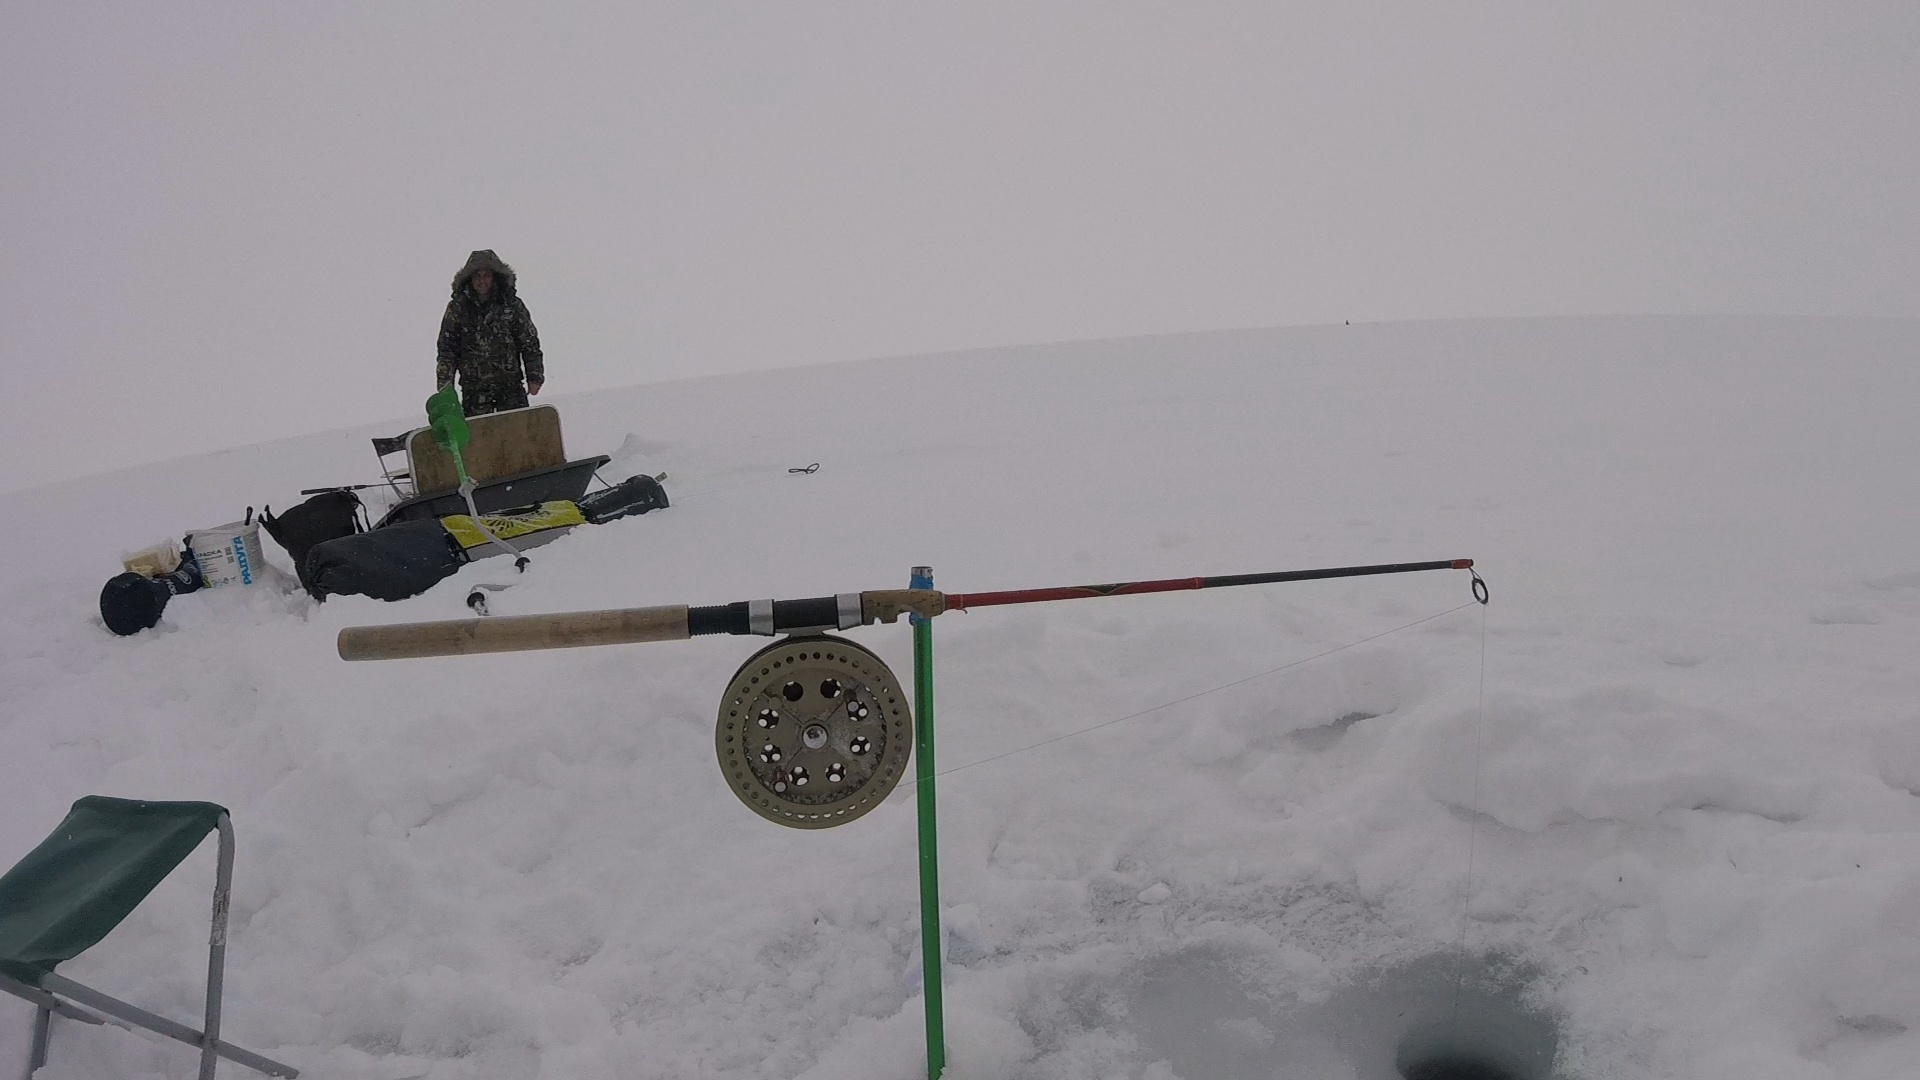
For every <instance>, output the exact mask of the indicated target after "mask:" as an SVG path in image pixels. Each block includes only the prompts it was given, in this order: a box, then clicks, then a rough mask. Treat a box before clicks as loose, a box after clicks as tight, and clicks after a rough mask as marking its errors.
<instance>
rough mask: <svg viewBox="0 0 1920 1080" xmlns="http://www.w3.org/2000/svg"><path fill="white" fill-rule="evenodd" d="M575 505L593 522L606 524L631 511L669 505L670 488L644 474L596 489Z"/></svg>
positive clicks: (581, 513) (633, 512) (635, 511)
mask: <svg viewBox="0 0 1920 1080" xmlns="http://www.w3.org/2000/svg"><path fill="white" fill-rule="evenodd" d="M574 505H576V506H578V507H579V508H580V516H581V517H583V518H586V519H587V523H588V524H590V525H605V524H606V523H607V522H609V521H615V520H618V519H620V518H623V517H626V516H628V515H629V514H644V513H646V512H647V511H649V510H658V509H660V508H662V507H664V506H666V505H667V489H666V488H663V487H661V486H660V481H658V480H655V479H654V478H653V477H651V476H647V475H645V474H644V473H643V474H641V475H639V476H632V477H628V478H627V479H625V480H623V481H621V482H620V483H618V484H615V485H613V486H612V487H610V488H608V489H607V490H605V491H596V492H594V493H593V494H591V495H588V496H586V497H585V498H582V499H577V500H575V502H574Z"/></svg>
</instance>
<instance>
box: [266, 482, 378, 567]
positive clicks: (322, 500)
mask: <svg viewBox="0 0 1920 1080" xmlns="http://www.w3.org/2000/svg"><path fill="white" fill-rule="evenodd" d="M359 510H360V496H358V495H355V494H354V493H353V492H351V491H342V490H336V491H323V492H321V493H320V494H318V495H315V496H314V497H312V498H310V499H308V500H307V501H306V502H303V503H301V504H300V505H299V506H296V507H294V508H293V509H291V510H288V511H287V512H286V513H284V514H281V515H279V516H278V517H275V516H274V513H273V508H272V507H270V506H269V507H266V508H265V510H264V511H263V512H262V513H261V515H260V524H262V525H264V526H266V529H267V535H269V536H271V537H273V538H274V540H275V541H276V542H278V543H279V545H280V546H281V547H283V548H286V549H287V554H288V555H289V556H291V557H292V558H293V567H294V570H295V572H297V573H298V574H299V575H300V584H301V585H302V586H303V587H305V588H306V589H308V590H309V591H311V590H312V589H313V581H312V580H311V579H310V578H309V577H308V576H307V553H308V552H309V551H312V550H313V548H314V546H315V545H317V544H324V543H326V542H327V541H329V540H338V539H340V538H341V537H343V536H352V535H354V534H355V533H359V532H362V531H364V530H363V529H362V528H361V525H360V516H359Z"/></svg>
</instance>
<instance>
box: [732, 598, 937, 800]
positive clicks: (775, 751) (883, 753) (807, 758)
mask: <svg viewBox="0 0 1920 1080" xmlns="http://www.w3.org/2000/svg"><path fill="white" fill-rule="evenodd" d="M713 745H714V750H715V751H716V752H717V753H718V755H719V758H720V772H721V773H722V775H724V776H725V777H726V781H727V787H728V788H730V789H731V790H732V791H733V793H734V794H735V795H737V796H739V798H740V801H741V802H744V803H746V804H747V806H748V807H750V808H752V810H753V812H754V813H756V814H759V815H760V816H761V817H764V818H766V819H767V820H769V821H775V822H778V823H780V824H782V825H787V826H791V827H793V828H796V829H827V828H832V827H833V826H835V825H844V824H846V823H847V822H849V821H852V820H853V819H855V818H857V817H859V816H861V815H862V814H865V813H866V812H867V811H869V810H871V809H873V808H874V807H876V806H878V805H880V803H881V802H882V801H883V800H885V799H886V797H887V795H888V794H889V793H890V792H892V791H893V788H894V785H896V784H898V783H899V782H900V778H901V777H902V776H903V775H905V774H906V771H907V760H908V758H909V757H911V755H912V753H913V713H912V711H911V710H910V709H909V708H908V706H907V695H906V693H905V692H904V691H902V690H901V689H900V682H899V680H898V679H895V678H894V676H893V672H892V671H889V670H888V669H887V665H886V664H884V663H882V662H881V660H880V658H879V657H877V656H875V655H874V654H873V653H871V652H869V651H867V650H866V649H864V648H861V647H860V646H859V645H855V644H854V643H853V642H851V641H848V640H846V639H845V638H838V637H833V636H830V635H825V634H810V635H805V636H800V637H790V638H786V639H784V640H782V641H777V642H775V643H774V644H772V645H769V646H767V647H766V648H764V649H761V650H760V651H759V652H757V653H754V654H753V656H752V657H751V658H749V659H748V660H747V662H746V663H744V664H742V665H740V670H739V671H737V672H735V673H734V676H733V681H732V682H730V683H728V684H727V692H726V696H725V697H723V698H721V699H720V715H719V720H718V722H717V723H716V724H715V725H714V731H713Z"/></svg>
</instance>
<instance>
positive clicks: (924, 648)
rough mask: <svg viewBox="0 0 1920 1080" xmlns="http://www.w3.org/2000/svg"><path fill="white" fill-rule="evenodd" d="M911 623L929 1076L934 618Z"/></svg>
mask: <svg viewBox="0 0 1920 1080" xmlns="http://www.w3.org/2000/svg"><path fill="white" fill-rule="evenodd" d="M909 587H910V588H914V589H932V588H933V567H931V566H916V567H914V568H913V578H912V585H911V586H909ZM907 622H909V623H911V624H912V625H913V711H914V713H915V714H916V715H917V717H918V719H919V722H920V724H919V727H918V728H917V729H916V730H915V732H914V736H915V738H914V747H913V767H914V777H915V779H916V780H917V781H918V783H919V787H918V789H917V792H916V793H917V794H918V796H919V810H920V968H921V972H922V980H921V981H922V982H923V983H924V984H925V987H926V997H927V1080H940V1073H941V1071H942V1070H944V1069H945V1068H946V1067H947V1021H946V1005H945V1000H944V998H943V996H942V993H941V986H940V958H941V956H942V954H944V953H945V952H946V950H945V949H944V948H942V947H941V944H942V939H941V934H940V842H939V830H940V816H939V814H938V813H937V812H936V808H935V806H934V801H933V620H932V619H929V618H927V617H926V616H925V615H922V614H920V613H919V612H917V611H916V612H910V613H909V614H908V615H907Z"/></svg>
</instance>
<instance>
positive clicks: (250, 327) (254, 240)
mask: <svg viewBox="0 0 1920 1080" xmlns="http://www.w3.org/2000/svg"><path fill="white" fill-rule="evenodd" d="M552 7H554V5H545V4H530V3H526V2H525V0H521V2H517V3H512V4H500V3H485V2H466V3H460V4H452V5H443V4H422V3H409V4H389V3H380V4H345V3H336V2H331V0H329V2H324V3H308V4H260V3H244V4H241V3H232V4H216V3H192V4H146V3H138V4H136V3H127V4H116V5H99V4H78V3H60V4H33V3H24V2H15V3H9V4H6V5H5V7H4V8H3V9H0V242H3V244H4V246H3V247H0V350H4V359H5V365H6V371H7V373H8V376H9V377H8V380H7V381H8V386H9V389H10V392H9V393H7V394H5V395H4V397H3V398H0V426H3V427H4V433H3V434H0V489H4V488H15V487H20V486H25V485H28V484H35V483H41V482H46V481H50V480H57V479H61V478H64V477H69V476H74V475H80V474H84V473H90V472H96V471H99V470H102V469H106V468H113V467H118V466H121V465H126V464H131V463H134V462H137V461H147V460H154V459H159V458H166V457H173V456H178V455H181V454H186V453H190V452H198V451H203V450H208V449H213V448H218V447H224V446H232V445H237V444H243V443H250V442H255V441H260V440H263V439H269V438H273V437H277V436H279V435H290V434H297V433H302V432H308V431H313V430H318V429H323V428H335V427H339V426H342V425H345V424H348V423H353V422H359V421H373V420H381V419H386V418H400V417H409V416H413V415H415V414H417V413H418V411H419V408H420V403H421V401H422V400H423V399H424V398H425V396H426V395H427V393H428V392H430V391H431V390H432V370H433V342H434V335H435V332H436V330H437V329H438V324H439V318H440V314H441V311H442V309H443V308H444V306H445V303H446V299H447V288H448V281H449V279H450V278H451V277H452V274H453V272H454V270H455V269H457V268H458V267H459V266H460V264H461V263H462V262H463V261H464V260H465V258H466V255H467V253H468V251H470V250H472V249H473V248H476V247H491V248H494V249H496V250H497V251H498V252H499V253H500V255H501V256H502V257H503V258H505V259H506V260H507V261H508V262H510V263H512V264H513V265H514V267H515V268H516V270H518V271H519V274H520V278H521V292H522V295H523V296H524V298H525V299H526V300H527V302H528V304H529V305H530V307H531V309H532V312H533V315H534V319H535V321H536V323H537V324H538V325H539V328H540V331H541V336H542V338H543V341H544V343H545V345H546V350H547V367H548V374H549V381H548V391H549V392H550V393H569V392H575V391H581V390H590V389H594V388H599V387H609V386H621V385H629V384H633V383H640V382H650V381H657V380H661V379H669V378H678V377H684V376H690V375H698V374H704V373H712V372H724V371H738V370H743V369H754V368H768V367H776V366H783V365H790V364H804V363H818V362H823V361H832V360H846V359H856V358H863V357H873V356H887V355H898V354H906V353H919V352H930V351H936V350H945V349H956V348H966V347H972V346H987V345H1000V344H1011V343H1021V342H1034V341H1048V340H1068V339H1080V338H1092V337H1112V336H1121V335H1133V334H1144V333H1161V332H1174V331H1184V330H1208V329H1221V328H1228V327H1249V326H1276V325H1291V324H1302V323H1326V322H1339V321H1341V320H1343V319H1352V320H1354V321H1356V322H1359V321H1362V320H1367V321H1373V320H1399V319H1425V318H1456V317H1478V316H1505V315H1552V314H1574V313H1602V312H1777V313H1805V314H1872V315H1895V316H1906V317H1913V316H1920V3H1915V2H1914V0H1886V2H1874V0H1853V2H1849V3H1844V4H1814V3H1807V2H1804V0H1799V2H1781V0H1742V2H1722V0H1714V2H1702V0H1690V2H1687V3H1679V4H1675V3H1671V2H1659V3H1652V2H1649V3H1632V2H1628V3H1601V2H1597V0H1596V2H1590V3H1578V2H1566V0H1530V2H1517V3H1505V4H1487V3H1465V2H1450V3H1428V2H1407V3H1366V2H1354V0H1341V2H1338V3H1335V2H1327V3H1316V4H1301V3H1286V2H1278V0H1269V2H1264V3H1201V2H1182V3H1164V4H1136V3H1115V2H1100V3H1093V2H1087V3H1046V2H1036V0H1021V2H1017V3H1000V2H987V0H972V2H968V3H957V4H956V3H939V4H936V3H911V2H890V3H761V4H748V3H725V2H716V0H697V2H687V3H679V4H661V3H644V2H643V3H618V4H614V3H608V4H602V5H572V6H569V7H567V8H565V9H564V10H548V9H549V8H552ZM820 419H821V418H812V417H810V418H806V422H820ZM713 421H714V423H715V424H716V425H724V424H725V423H727V417H725V416H715V417H714V418H713ZM368 464H369V469H370V471H371V469H372V467H373V459H372V456H371V453H369V456H368ZM333 479H337V478H334V477H321V478H316V479H315V482H316V483H318V482H322V481H325V480H333Z"/></svg>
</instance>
